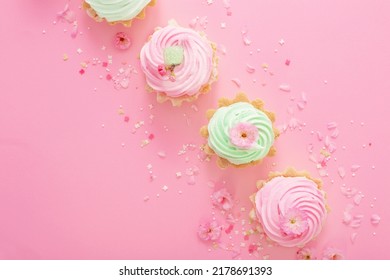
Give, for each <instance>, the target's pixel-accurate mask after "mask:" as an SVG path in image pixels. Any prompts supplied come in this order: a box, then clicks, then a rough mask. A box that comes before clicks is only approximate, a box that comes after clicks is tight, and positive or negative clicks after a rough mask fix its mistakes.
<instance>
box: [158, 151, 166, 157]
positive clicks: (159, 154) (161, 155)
mask: <svg viewBox="0 0 390 280" xmlns="http://www.w3.org/2000/svg"><path fill="white" fill-rule="evenodd" d="M157 155H158V156H159V157H160V158H165V157H166V156H167V155H166V154H165V152H164V151H160V152H158V153H157Z"/></svg>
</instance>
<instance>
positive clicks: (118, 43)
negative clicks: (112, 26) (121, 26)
mask: <svg viewBox="0 0 390 280" xmlns="http://www.w3.org/2000/svg"><path fill="white" fill-rule="evenodd" d="M114 45H115V47H116V48H118V49H120V50H126V49H128V48H129V47H130V46H131V40H130V38H129V37H128V36H127V34H126V33H125V32H118V33H116V34H115V38H114Z"/></svg>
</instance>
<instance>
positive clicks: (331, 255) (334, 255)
mask: <svg viewBox="0 0 390 280" xmlns="http://www.w3.org/2000/svg"><path fill="white" fill-rule="evenodd" d="M322 259H323V260H342V259H344V256H343V254H342V253H341V252H340V250H338V249H335V248H332V247H329V248H326V249H325V250H324V252H323V254H322Z"/></svg>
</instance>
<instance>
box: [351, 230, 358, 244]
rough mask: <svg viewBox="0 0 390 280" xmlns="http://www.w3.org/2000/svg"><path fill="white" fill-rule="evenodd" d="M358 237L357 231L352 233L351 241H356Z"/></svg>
mask: <svg viewBox="0 0 390 280" xmlns="http://www.w3.org/2000/svg"><path fill="white" fill-rule="evenodd" d="M356 237H357V233H356V232H353V233H351V242H352V244H354V243H355V239H356Z"/></svg>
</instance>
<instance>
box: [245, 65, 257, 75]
mask: <svg viewBox="0 0 390 280" xmlns="http://www.w3.org/2000/svg"><path fill="white" fill-rule="evenodd" d="M255 71H256V69H255V67H253V66H252V65H249V64H247V65H246V72H248V73H250V74H252V73H254V72H255Z"/></svg>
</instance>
